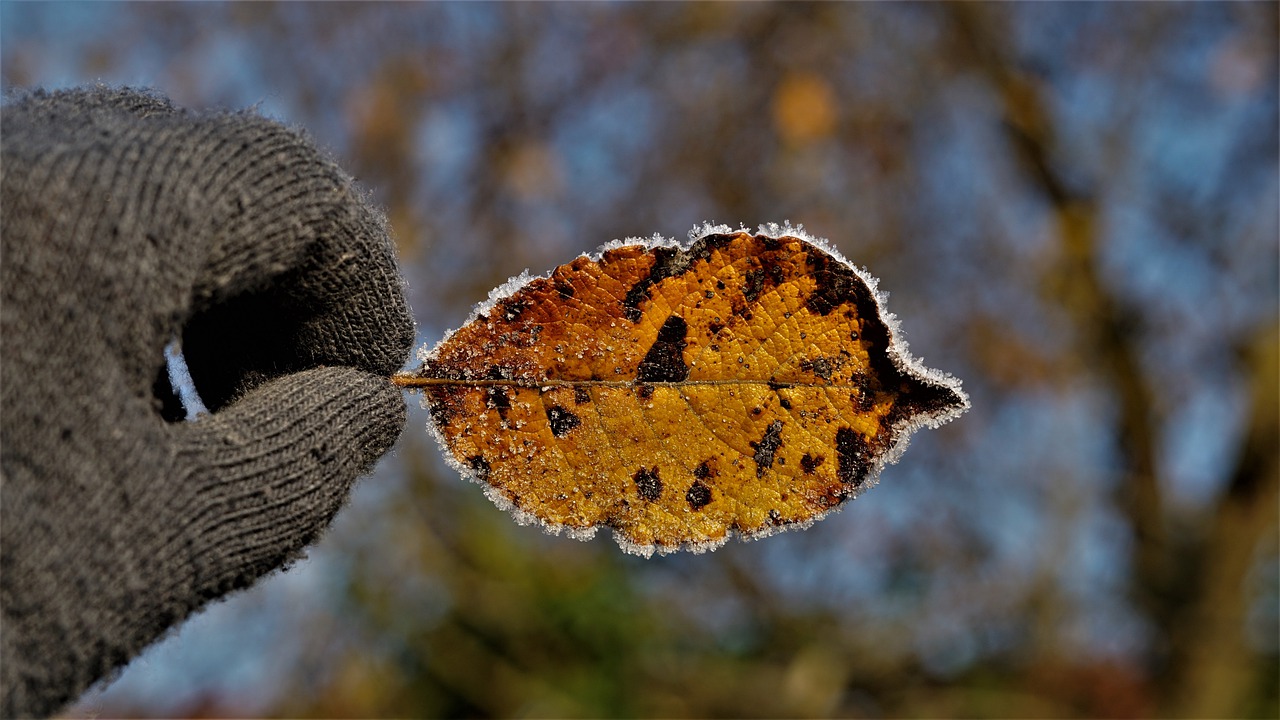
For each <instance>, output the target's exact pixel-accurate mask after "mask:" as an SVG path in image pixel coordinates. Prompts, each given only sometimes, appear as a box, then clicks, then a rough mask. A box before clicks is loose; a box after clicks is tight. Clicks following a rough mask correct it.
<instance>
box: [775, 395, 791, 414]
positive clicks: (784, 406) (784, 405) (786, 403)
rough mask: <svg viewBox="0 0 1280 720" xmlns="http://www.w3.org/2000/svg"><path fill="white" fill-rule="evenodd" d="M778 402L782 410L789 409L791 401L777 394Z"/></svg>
mask: <svg viewBox="0 0 1280 720" xmlns="http://www.w3.org/2000/svg"><path fill="white" fill-rule="evenodd" d="M778 404H779V405H781V406H782V409H783V410H790V409H791V401H790V400H788V399H786V398H785V397H782V396H781V395H779V396H778Z"/></svg>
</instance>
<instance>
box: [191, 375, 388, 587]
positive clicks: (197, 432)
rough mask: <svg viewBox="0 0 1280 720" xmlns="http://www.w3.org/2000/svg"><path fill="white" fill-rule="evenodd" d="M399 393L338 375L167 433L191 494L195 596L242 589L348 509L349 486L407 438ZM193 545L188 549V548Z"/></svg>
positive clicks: (380, 383) (284, 386)
mask: <svg viewBox="0 0 1280 720" xmlns="http://www.w3.org/2000/svg"><path fill="white" fill-rule="evenodd" d="M405 416H406V409H405V403H404V398H403V397H402V396H401V393H400V390H399V389H398V388H396V387H395V386H394V385H393V384H392V383H391V382H390V381H389V380H388V379H387V378H384V377H379V376H377V375H372V374H369V373H366V372H363V371H360V370H355V369H352V368H344V367H325V368H316V369H311V370H306V371H302V372H298V373H294V374H291V375H287V376H284V377H281V378H278V379H276V380H273V381H270V382H267V383H264V384H262V385H260V386H258V387H256V388H254V389H253V390H252V391H250V392H248V393H246V394H245V395H244V396H243V397H241V398H239V399H238V400H236V401H235V402H234V403H233V404H231V405H229V406H227V407H226V408H224V409H222V410H221V411H219V412H217V413H215V414H213V415H209V416H206V417H203V418H200V419H198V420H196V421H195V422H191V423H185V424H181V425H177V426H174V429H175V431H177V432H178V433H179V434H180V438H179V440H178V462H179V465H180V467H184V468H185V469H186V474H187V475H188V478H189V479H188V488H189V489H190V491H191V492H192V493H193V495H192V496H190V497H191V500H190V504H191V506H192V507H190V508H188V509H187V510H186V511H185V513H184V514H185V515H186V517H183V518H176V520H177V521H178V522H180V523H183V524H187V525H188V526H189V529H188V530H187V531H186V532H184V533H182V536H183V537H185V538H187V539H188V541H189V542H194V543H195V544H194V545H188V546H187V548H186V550H185V551H184V552H183V553H182V554H183V555H186V557H182V558H175V559H177V560H178V561H179V563H180V564H181V563H186V564H187V565H188V568H187V572H182V571H181V570H180V569H179V568H172V569H173V570H179V571H178V572H175V573H174V575H173V576H174V577H187V578H190V582H191V583H192V585H193V587H192V588H191V590H194V591H195V593H196V596H197V597H205V598H212V597H216V596H218V595H221V594H223V593H226V592H229V591H231V590H234V589H237V588H241V587H245V586H247V585H249V584H250V583H252V582H253V581H254V580H256V579H257V578H259V577H261V576H262V575H265V574H267V573H269V572H271V571H272V570H274V569H276V568H278V567H280V566H281V565H283V564H284V563H287V562H289V561H290V560H292V559H294V558H296V557H297V556H298V555H299V554H300V553H301V551H302V549H303V548H304V547H306V546H307V545H308V544H310V543H311V542H313V541H314V540H315V539H316V538H317V537H318V535H319V534H320V532H321V531H322V530H323V529H324V528H325V527H327V526H328V524H329V521H330V520H331V519H332V518H333V516H334V514H335V513H337V511H338V509H339V508H340V507H342V505H343V503H344V502H345V501H346V498H347V495H348V492H349V491H350V488H351V485H352V483H353V482H354V481H355V479H356V478H357V477H358V476H359V475H361V474H362V473H364V472H366V471H367V470H368V469H370V468H371V467H372V465H373V464H374V463H375V462H376V461H377V459H378V458H379V457H380V456H381V455H382V454H383V453H385V452H386V451H387V450H388V449H390V447H391V446H392V445H393V444H394V443H395V441H396V439H397V438H398V437H399V435H400V432H401V430H403V429H404V424H405ZM192 539H194V540H192Z"/></svg>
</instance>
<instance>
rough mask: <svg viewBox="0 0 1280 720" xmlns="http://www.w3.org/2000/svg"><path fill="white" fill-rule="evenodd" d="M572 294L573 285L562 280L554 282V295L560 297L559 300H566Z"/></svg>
mask: <svg viewBox="0 0 1280 720" xmlns="http://www.w3.org/2000/svg"><path fill="white" fill-rule="evenodd" d="M573 293H574V290H573V283H571V282H569V281H567V280H564V279H557V280H556V294H557V295H559V296H560V299H561V300H568V299H569V298H571V297H573Z"/></svg>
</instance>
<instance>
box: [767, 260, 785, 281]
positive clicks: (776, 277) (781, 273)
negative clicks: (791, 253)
mask: <svg viewBox="0 0 1280 720" xmlns="http://www.w3.org/2000/svg"><path fill="white" fill-rule="evenodd" d="M765 270H767V271H768V272H769V279H770V280H772V281H773V284H774V285H781V284H783V283H784V282H786V281H787V270H786V268H784V267H782V263H779V262H772V261H771V262H769V263H768V264H766V265H765Z"/></svg>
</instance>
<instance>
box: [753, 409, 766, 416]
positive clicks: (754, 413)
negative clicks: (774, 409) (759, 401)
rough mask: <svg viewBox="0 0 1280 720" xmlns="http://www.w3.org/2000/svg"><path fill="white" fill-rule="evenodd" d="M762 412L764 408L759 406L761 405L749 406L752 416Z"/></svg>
mask: <svg viewBox="0 0 1280 720" xmlns="http://www.w3.org/2000/svg"><path fill="white" fill-rule="evenodd" d="M762 412H764V408H761V407H753V408H751V414H752V415H753V416H755V417H759V416H760V413H762Z"/></svg>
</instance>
